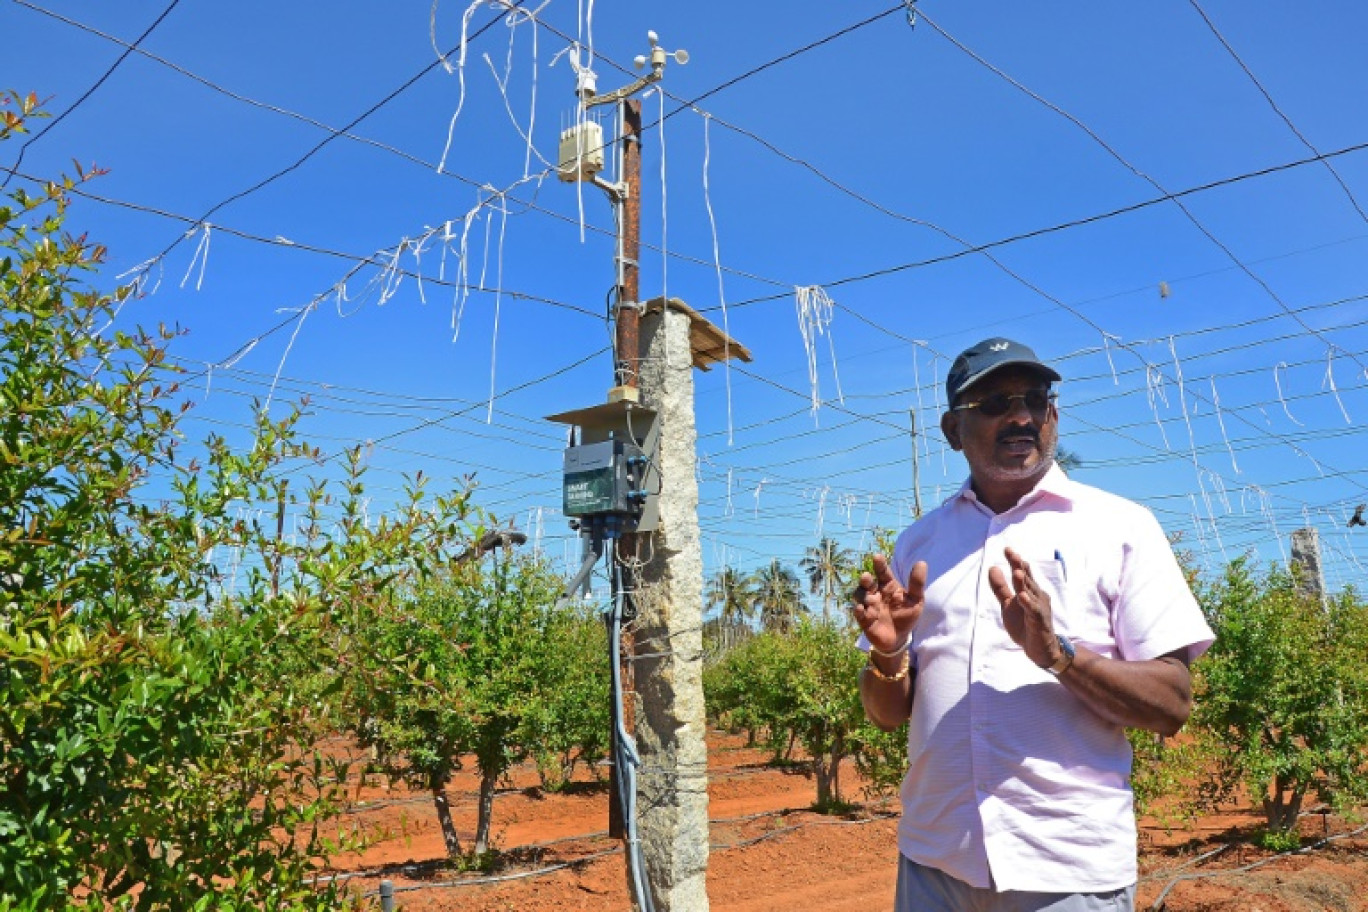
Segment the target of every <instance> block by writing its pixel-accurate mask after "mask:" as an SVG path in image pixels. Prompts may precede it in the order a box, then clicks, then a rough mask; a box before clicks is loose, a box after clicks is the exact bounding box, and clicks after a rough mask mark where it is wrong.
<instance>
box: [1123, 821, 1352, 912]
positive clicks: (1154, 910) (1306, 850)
mask: <svg viewBox="0 0 1368 912" xmlns="http://www.w3.org/2000/svg"><path fill="white" fill-rule="evenodd" d="M1365 830H1368V824H1364V825H1363V826H1361V827H1359V828H1357V829H1354V830H1350V831H1349V832H1347V833H1337V834H1335V835H1334V836H1326V837H1325V838H1324V839H1319V840H1317V841H1316V842H1314V843H1312V844H1311V845H1309V846H1304V847H1302V848H1300V849H1292V850H1291V851H1288V852H1279V853H1278V854H1277V855H1270V856H1269V857H1268V858H1261V859H1259V860H1258V861H1255V862H1251V863H1249V864H1247V865H1240V866H1239V867H1237V868H1222V869H1221V870H1219V871H1203V872H1201V873H1198V874H1179V875H1178V876H1177V877H1175V878H1173V879H1172V880H1170V881H1169V882H1168V885H1167V886H1166V887H1164V889H1163V892H1161V893H1160V894H1159V896H1158V898H1156V899H1155V900H1154V902H1153V903H1151V904H1150V907H1149V909H1150V912H1163V909H1164V900H1165V899H1167V898H1168V895H1169V893H1170V892H1171V891H1172V890H1173V888H1174V887H1176V886H1178V884H1180V883H1182V882H1183V881H1187V880H1205V879H1207V878H1210V877H1224V876H1227V875H1230V874H1244V873H1246V872H1248V871H1252V870H1254V869H1255V868H1260V867H1263V866H1264V865H1266V864H1269V863H1271V862H1274V861H1277V860H1278V859H1280V858H1290V857H1291V856H1293V855H1307V854H1310V853H1311V852H1314V851H1316V850H1317V849H1319V848H1321V847H1323V846H1326V845H1329V844H1330V843H1332V842H1337V841H1339V840H1341V839H1348V838H1350V837H1352V836H1357V835H1358V834H1360V833H1362V832H1364V831H1365ZM1208 854H1209V855H1210V854H1215V853H1208ZM1203 857H1206V856H1203ZM1197 860H1200V858H1199V859H1197Z"/></svg>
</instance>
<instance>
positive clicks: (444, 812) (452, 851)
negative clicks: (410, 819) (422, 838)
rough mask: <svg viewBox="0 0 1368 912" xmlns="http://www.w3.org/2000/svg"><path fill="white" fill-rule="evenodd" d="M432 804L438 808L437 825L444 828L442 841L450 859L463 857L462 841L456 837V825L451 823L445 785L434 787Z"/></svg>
mask: <svg viewBox="0 0 1368 912" xmlns="http://www.w3.org/2000/svg"><path fill="white" fill-rule="evenodd" d="M432 803H433V804H435V805H436V806H437V823H438V824H440V825H441V827H442V841H443V842H444V843H446V851H447V857H448V858H460V857H461V840H460V838H459V837H458V836H457V835H456V824H454V823H452V821H451V805H450V804H448V803H447V796H446V787H445V785H434V786H433V787H432Z"/></svg>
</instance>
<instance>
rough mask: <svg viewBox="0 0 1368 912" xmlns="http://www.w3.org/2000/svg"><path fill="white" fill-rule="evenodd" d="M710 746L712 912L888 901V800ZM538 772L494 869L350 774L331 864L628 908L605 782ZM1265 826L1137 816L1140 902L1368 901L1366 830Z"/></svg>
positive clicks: (1354, 907) (414, 898)
mask: <svg viewBox="0 0 1368 912" xmlns="http://www.w3.org/2000/svg"><path fill="white" fill-rule="evenodd" d="M709 748H710V750H709V755H710V760H709V762H710V771H711V783H710V786H709V816H710V817H711V819H712V820H713V825H712V834H711V841H712V844H713V851H712V855H711V860H710V864H709V869H708V895H709V897H710V900H711V907H712V909H713V910H715V912H771V910H773V912H778V910H809V909H811V910H823V912H843V910H851V912H855V910H859V912H868V910H880V909H888V908H891V906H892V898H893V874H894V867H895V861H896V857H897V856H896V853H897V848H896V844H895V829H896V821H895V819H894V818H893V817H892V816H891V813H890V812H891V811H892V810H893V806H891V805H882V806H878V805H870V806H867V807H865V808H864V809H862V810H861V811H859V812H857V813H854V814H851V815H850V816H848V817H823V816H821V815H818V814H814V813H812V812H811V811H809V810H807V808H808V806H809V804H810V803H811V802H812V799H813V797H814V795H815V787H814V784H813V782H812V780H811V779H810V778H808V777H807V776H806V775H804V773H803V772H802V771H800V770H795V769H777V768H774V767H771V766H768V765H767V764H766V760H767V754H765V753H764V752H762V751H759V750H755V749H749V748H746V747H745V746H744V744H743V740H742V739H740V738H738V737H734V736H729V735H723V734H720V733H715V734H713V735H711V736H710V745H709ZM843 779H844V784H843V790H844V791H845V793H846V797H848V798H853V799H858V798H859V794H858V793H859V784H858V783H857V782H855V781H854V771H853V769H851V770H846V771H845V772H844V775H843ZM536 783H537V777H536V773H535V771H534V770H533V769H532V768H531V767H530V766H524V767H520V768H518V769H517V770H515V771H514V773H513V776H512V782H511V784H510V787H509V788H506V789H503V790H501V791H500V792H499V795H498V797H497V799H496V800H495V805H494V831H495V835H496V843H497V846H498V848H499V849H500V850H501V852H502V855H501V857H500V863H499V865H498V868H497V869H496V870H495V871H493V872H491V873H490V874H479V873H461V872H459V871H456V870H454V869H453V868H451V867H449V866H447V865H446V863H445V860H444V851H443V848H442V840H441V836H440V834H439V832H438V829H437V821H436V817H435V814H434V811H433V808H432V801H431V798H430V797H429V796H426V795H422V794H418V795H415V794H412V793H409V792H407V791H405V790H403V788H402V787H396V788H393V789H391V788H388V787H386V785H385V783H384V782H383V780H382V779H380V778H379V777H374V776H372V777H369V778H368V779H367V781H366V782H365V783H364V784H362V783H360V782H359V781H357V782H355V783H354V784H353V795H354V796H355V798H356V804H355V806H354V807H353V808H352V809H351V810H350V812H349V813H348V814H346V815H344V816H343V817H342V818H340V819H339V822H338V823H337V826H338V828H339V829H343V828H349V829H350V830H351V831H352V832H354V833H361V834H364V835H365V837H366V839H367V841H368V845H367V846H366V848H364V849H363V850H361V851H359V852H355V853H351V854H348V855H344V856H341V857H339V858H337V859H335V861H334V866H333V869H332V870H333V871H334V872H337V873H340V874H343V875H349V876H348V879H347V883H348V885H349V887H351V888H352V889H355V890H357V891H361V892H366V893H370V894H374V892H375V891H376V890H377V889H378V886H379V882H380V880H381V879H382V878H384V879H388V880H390V881H392V882H393V884H394V886H395V888H396V900H397V901H398V908H400V909H402V910H408V912H435V910H461V912H527V910H541V909H566V910H627V909H628V908H629V904H628V898H627V886H626V877H625V874H624V870H625V868H624V861H623V856H622V853H621V851H620V850H619V844H618V843H617V842H616V841H614V840H610V839H609V838H608V837H607V833H606V831H607V815H608V810H607V808H608V795H607V789H606V786H599V785H596V784H594V783H592V782H588V781H584V782H579V783H576V784H575V785H574V786H572V788H571V789H570V790H568V792H566V793H563V794H544V793H542V792H541V791H540V790H539V789H537V788H536ZM475 788H476V781H475V779H474V778H473V777H472V776H470V775H468V774H466V775H459V776H458V778H457V780H456V781H455V782H454V783H453V785H452V787H451V788H450V789H449V792H448V794H449V795H450V798H451V803H452V805H453V815H454V817H455V819H456V824H457V827H458V828H459V830H460V832H461V835H462V839H463V840H464V841H465V842H466V843H467V844H468V843H469V840H470V839H471V838H472V837H473V834H474V830H475ZM1257 824H1258V817H1257V816H1256V815H1255V814H1254V813H1253V812H1252V810H1251V809H1249V808H1233V809H1231V810H1230V812H1229V813H1227V814H1223V815H1221V816H1213V817H1208V818H1204V819H1202V820H1199V821H1197V822H1196V823H1195V825H1193V826H1192V827H1190V828H1177V829H1174V830H1172V831H1168V830H1165V829H1164V828H1163V827H1160V826H1158V825H1157V824H1155V822H1154V821H1148V820H1147V821H1142V828H1141V857H1140V869H1141V883H1140V888H1139V898H1138V902H1137V908H1138V909H1149V908H1151V907H1152V906H1153V905H1154V903H1155V901H1156V900H1157V899H1159V898H1160V896H1161V895H1162V896H1163V897H1164V900H1165V908H1166V909H1167V910H1168V912H1327V910H1333V912H1368V831H1365V832H1363V833H1359V834H1357V835H1353V836H1348V837H1346V838H1337V839H1334V840H1333V841H1331V842H1328V843H1325V844H1323V845H1321V846H1319V847H1316V848H1313V849H1312V850H1310V851H1305V852H1303V853H1302V854H1299V855H1293V856H1283V857H1275V856H1273V855H1272V854H1271V853H1269V852H1265V851H1262V850H1259V849H1255V848H1253V847H1252V846H1251V845H1250V844H1249V843H1248V842H1247V837H1248V835H1249V834H1250V833H1251V832H1252V831H1253V830H1254V829H1255V827H1256V826H1257ZM1303 824H1304V827H1305V831H1304V832H1305V834H1306V836H1307V837H1308V840H1307V841H1308V842H1313V841H1315V840H1317V839H1320V838H1322V837H1323V836H1324V835H1327V834H1328V835H1331V836H1341V835H1343V834H1348V833H1351V832H1352V831H1353V830H1354V829H1355V827H1354V826H1353V825H1351V824H1349V823H1347V822H1346V821H1343V820H1340V819H1338V818H1336V817H1334V816H1329V817H1327V818H1322V817H1320V816H1311V817H1308V818H1306V819H1305V820H1304V821H1303ZM548 869H554V870H548ZM1217 872H1223V873H1220V874H1219V875H1218V876H1209V875H1212V874H1216V873H1217ZM1191 875H1204V876H1200V877H1191ZM1189 877H1190V878H1191V879H1187V878H1189ZM1180 878H1182V879H1180Z"/></svg>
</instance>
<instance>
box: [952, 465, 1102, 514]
mask: <svg viewBox="0 0 1368 912" xmlns="http://www.w3.org/2000/svg"><path fill="white" fill-rule="evenodd" d="M1074 484H1075V482H1073V481H1070V480H1069V476H1067V475H1065V474H1064V470H1063V469H1061V468H1060V467H1059V463H1057V462H1056V463H1054V464H1053V465H1051V466H1050V469H1049V471H1047V472H1046V473H1045V475H1044V477H1042V478H1041V479H1040V481H1039V482H1037V483H1036V486H1035V487H1034V488H1032V489H1031V490H1030V491H1029V492H1028V493H1027V494H1026V495H1025V496H1023V497H1022V498H1021V500H1019V501H1017V503H1016V506H1014V507H1012V509H1013V510H1015V509H1017V507H1023V506H1026V505H1027V504H1032V503H1035V502H1036V501H1037V500H1040V499H1041V498H1043V497H1045V496H1047V495H1048V496H1052V497H1058V498H1059V499H1061V500H1063V501H1065V502H1066V503H1073V501H1074V496H1075V495H1074V490H1073V486H1074ZM955 498H963V499H965V500H967V501H969V502H970V503H975V504H977V503H981V501H980V500H979V499H978V495H977V494H975V493H974V485H973V478H972V477H970V478H966V479H964V484H962V485H960V489H959V491H957V492H956V493H955V494H954V495H953V496H951V498H950V499H951V500H954V499H955ZM1009 512H1010V511H1009Z"/></svg>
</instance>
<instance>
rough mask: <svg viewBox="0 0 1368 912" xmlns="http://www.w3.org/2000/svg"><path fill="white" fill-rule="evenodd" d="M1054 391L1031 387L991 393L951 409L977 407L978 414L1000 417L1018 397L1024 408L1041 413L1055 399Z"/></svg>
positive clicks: (959, 409)
mask: <svg viewBox="0 0 1368 912" xmlns="http://www.w3.org/2000/svg"><path fill="white" fill-rule="evenodd" d="M1056 395H1057V394H1055V393H1052V392H1050V391H1049V390H1042V389H1033V390H1027V391H1026V392H1024V393H993V395H991V396H984V397H983V398H982V399H980V400H978V401H977V402H966V403H964V404H963V405H957V406H955V407H954V409H952V411H956V412H962V411H964V410H966V409H978V411H979V414H980V415H983V416H984V417H987V418H1001V417H1002V416H1003V415H1005V414H1007V413H1008V412H1009V411H1011V410H1012V403H1013V402H1016V401H1017V400H1018V399H1020V400H1021V401H1022V402H1024V403H1026V408H1027V409H1029V410H1030V411H1032V412H1034V413H1036V414H1038V415H1043V414H1044V413H1045V410H1046V409H1047V408H1049V406H1050V403H1051V402H1054V401H1055V398H1056Z"/></svg>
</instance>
